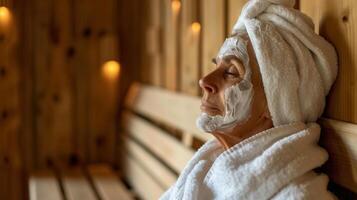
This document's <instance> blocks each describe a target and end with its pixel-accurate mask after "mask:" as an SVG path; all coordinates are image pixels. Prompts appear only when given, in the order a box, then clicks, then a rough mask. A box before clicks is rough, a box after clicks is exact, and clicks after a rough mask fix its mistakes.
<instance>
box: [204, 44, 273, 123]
mask: <svg viewBox="0 0 357 200" xmlns="http://www.w3.org/2000/svg"><path fill="white" fill-rule="evenodd" d="M247 50H248V55H249V66H250V68H251V72H252V74H251V80H250V81H251V83H252V85H253V90H254V95H253V99H252V100H251V101H252V102H251V104H250V105H251V113H250V115H249V119H248V120H247V122H248V123H249V121H250V120H257V119H258V118H259V116H261V115H262V113H269V111H268V108H267V102H266V97H265V92H264V88H263V84H262V80H261V76H260V70H259V66H258V63H257V60H256V57H255V54H254V50H253V48H252V45H251V42H250V41H249V40H248V46H247ZM213 62H214V63H215V64H216V68H215V70H213V71H212V72H211V73H209V74H208V75H206V76H205V77H203V78H202V79H201V80H200V81H199V85H200V87H201V88H202V90H203V97H202V100H201V102H202V103H201V111H202V112H204V113H206V114H208V115H210V116H216V115H221V116H224V115H225V113H226V112H225V111H226V107H225V103H224V102H225V91H226V89H227V88H229V87H231V86H233V85H235V84H238V83H240V82H241V81H242V80H243V77H244V74H245V73H246V71H247V70H246V69H245V67H244V65H243V64H242V62H241V61H240V60H239V59H238V58H237V57H235V56H228V57H224V58H222V59H218V58H216V59H214V60H213ZM237 98H239V97H237ZM237 100H238V99H237Z"/></svg>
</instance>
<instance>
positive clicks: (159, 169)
mask: <svg viewBox="0 0 357 200" xmlns="http://www.w3.org/2000/svg"><path fill="white" fill-rule="evenodd" d="M123 139H124V145H125V148H126V150H127V152H128V153H129V155H130V156H132V157H133V158H135V159H136V160H137V161H138V162H140V163H141V165H142V166H143V167H145V169H146V171H148V173H150V174H151V175H152V176H153V177H154V178H155V179H156V180H157V181H158V182H160V183H161V185H163V186H164V187H165V189H167V188H169V187H170V186H171V185H172V184H173V183H174V182H175V181H176V179H177V176H176V174H174V173H173V172H172V171H170V170H169V169H168V168H167V167H166V166H164V165H163V164H162V163H161V162H160V161H159V160H157V159H155V158H154V157H153V156H152V155H150V154H149V153H148V152H147V151H146V150H145V149H143V148H142V147H141V146H140V145H139V144H137V143H136V142H135V141H133V140H131V139H130V138H129V137H124V138H123Z"/></svg>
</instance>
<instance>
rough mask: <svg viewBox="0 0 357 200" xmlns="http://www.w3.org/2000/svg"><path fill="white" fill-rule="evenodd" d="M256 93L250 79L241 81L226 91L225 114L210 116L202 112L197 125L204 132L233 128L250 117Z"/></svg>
mask: <svg viewBox="0 0 357 200" xmlns="http://www.w3.org/2000/svg"><path fill="white" fill-rule="evenodd" d="M253 95H254V90H253V85H252V84H251V83H250V82H248V81H245V80H243V81H241V82H240V83H238V84H235V85H233V86H231V87H229V88H227V89H226V90H225V91H224V98H225V102H224V104H225V115H224V116H221V115H216V116H210V115H208V114H207V113H201V115H200V116H199V117H198V118H197V121H196V125H197V127H198V128H199V129H201V130H202V131H204V132H209V133H211V132H213V131H217V130H224V129H227V128H231V127H233V126H234V125H236V124H237V123H242V122H244V121H246V120H248V118H249V117H250V113H251V103H252V99H253Z"/></svg>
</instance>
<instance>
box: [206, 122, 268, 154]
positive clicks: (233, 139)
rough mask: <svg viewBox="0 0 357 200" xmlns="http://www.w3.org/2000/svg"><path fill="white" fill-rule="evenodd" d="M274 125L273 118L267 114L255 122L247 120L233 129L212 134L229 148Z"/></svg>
mask: <svg viewBox="0 0 357 200" xmlns="http://www.w3.org/2000/svg"><path fill="white" fill-rule="evenodd" d="M272 127H273V122H272V120H271V119H270V118H267V117H265V116H261V117H260V118H259V119H258V120H255V122H247V123H244V124H241V125H237V126H236V127H234V128H233V129H232V130H231V131H227V132H218V131H217V132H214V133H212V134H213V135H214V136H215V137H216V138H217V140H218V141H219V142H220V143H221V145H222V146H223V147H224V149H225V150H228V149H229V148H230V147H232V146H234V145H236V144H238V143H239V142H241V141H242V140H244V139H246V138H249V137H251V136H253V135H255V134H257V133H260V132H262V131H264V130H267V129H270V128H272Z"/></svg>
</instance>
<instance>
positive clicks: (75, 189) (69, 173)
mask: <svg viewBox="0 0 357 200" xmlns="http://www.w3.org/2000/svg"><path fill="white" fill-rule="evenodd" d="M62 172H63V173H62V182H63V187H64V191H65V193H66V196H67V199H68V200H79V199H85V200H96V199H97V197H96V195H95V193H94V191H93V189H92V188H91V186H90V183H89V180H88V179H87V178H86V177H85V175H84V173H83V171H82V170H81V169H80V168H74V169H70V170H67V169H66V170H62Z"/></svg>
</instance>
